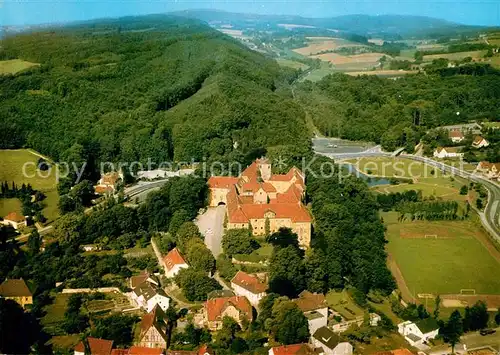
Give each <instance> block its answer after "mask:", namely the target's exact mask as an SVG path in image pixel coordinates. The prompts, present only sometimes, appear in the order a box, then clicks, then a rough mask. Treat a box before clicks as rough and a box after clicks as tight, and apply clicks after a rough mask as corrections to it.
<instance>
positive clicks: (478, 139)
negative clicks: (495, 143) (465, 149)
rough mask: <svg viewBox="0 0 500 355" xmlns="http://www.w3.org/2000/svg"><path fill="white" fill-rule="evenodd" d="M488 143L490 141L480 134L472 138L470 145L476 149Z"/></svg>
mask: <svg viewBox="0 0 500 355" xmlns="http://www.w3.org/2000/svg"><path fill="white" fill-rule="evenodd" d="M489 145H490V143H489V142H488V141H487V140H486V139H484V138H483V137H481V136H475V137H474V140H473V141H472V146H473V147H474V148H477V149H480V148H485V147H487V146H489Z"/></svg>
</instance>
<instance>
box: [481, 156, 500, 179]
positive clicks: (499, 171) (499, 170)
mask: <svg viewBox="0 0 500 355" xmlns="http://www.w3.org/2000/svg"><path fill="white" fill-rule="evenodd" d="M476 172H480V173H482V174H484V175H485V176H486V177H487V178H488V179H499V180H500V163H489V162H487V161H482V162H479V164H478V165H477V167H476Z"/></svg>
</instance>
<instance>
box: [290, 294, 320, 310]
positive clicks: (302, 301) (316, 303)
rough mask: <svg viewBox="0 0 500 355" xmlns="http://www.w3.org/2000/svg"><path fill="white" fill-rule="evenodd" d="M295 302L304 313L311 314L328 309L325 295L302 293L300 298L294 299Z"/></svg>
mask: <svg viewBox="0 0 500 355" xmlns="http://www.w3.org/2000/svg"><path fill="white" fill-rule="evenodd" d="M293 302H294V303H295V304H296V305H297V307H299V308H300V310H301V311H302V312H311V311H315V310H317V309H320V308H325V307H327V305H326V300H325V296H324V295H322V294H321V293H312V292H309V291H303V292H301V293H300V295H299V298H296V299H294V300H293Z"/></svg>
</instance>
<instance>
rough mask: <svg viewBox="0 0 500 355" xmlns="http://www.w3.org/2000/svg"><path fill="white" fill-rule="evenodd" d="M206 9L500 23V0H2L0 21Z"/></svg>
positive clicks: (33, 21)
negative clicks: (396, 16)
mask: <svg viewBox="0 0 500 355" xmlns="http://www.w3.org/2000/svg"><path fill="white" fill-rule="evenodd" d="M201 8H211V9H219V10H226V11H234V12H246V13H259V14H280V15H283V14H286V15H301V16H305V17H329V16H337V15H346V14H369V15H378V14H411V15H424V16H431V17H437V18H443V19H446V20H450V21H454V22H460V23H465V24H472V25H490V26H495V25H496V26H500V0H462V1H453V0H439V1H438V0H355V1H351V0H308V1H299V0H292V1H286V0H257V1H250V0H226V1H224V0H212V1H208V0H207V1H199V0H198V1H194V0H0V25H20V24H38V23H48V22H67V21H75V20H86V19H92V18H99V17H119V16H124V15H138V14H150V13H162V12H169V11H177V10H186V9H201Z"/></svg>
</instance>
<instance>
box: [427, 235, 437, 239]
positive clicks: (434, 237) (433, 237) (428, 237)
mask: <svg viewBox="0 0 500 355" xmlns="http://www.w3.org/2000/svg"><path fill="white" fill-rule="evenodd" d="M425 239H438V236H437V234H426V235H425Z"/></svg>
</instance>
